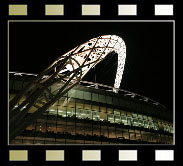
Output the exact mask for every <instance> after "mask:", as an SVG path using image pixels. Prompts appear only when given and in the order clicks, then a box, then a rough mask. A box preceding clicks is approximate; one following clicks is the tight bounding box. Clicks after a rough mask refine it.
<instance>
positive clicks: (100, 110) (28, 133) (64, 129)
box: [9, 72, 174, 144]
mask: <svg viewBox="0 0 183 166" xmlns="http://www.w3.org/2000/svg"><path fill="white" fill-rule="evenodd" d="M35 76H36V75H34V74H26V73H16V72H10V74H9V100H10V101H11V99H12V98H13V97H14V96H15V95H16V94H17V93H18V92H19V91H20V90H21V89H22V88H23V87H25V86H26V85H27V84H28V82H30V81H31V80H32V79H33V78H34V77H35ZM56 86H59V85H56ZM55 89H56V87H54V86H52V87H51V88H50V91H54V90H55ZM21 102H22V101H19V103H18V104H21ZM17 106H18V105H17ZM17 106H16V107H17ZM34 111H35V110H34V109H31V110H29V112H28V114H31V113H33V112H34ZM173 133H174V131H173V112H172V111H171V110H168V109H167V108H166V107H164V106H163V105H161V104H159V103H157V102H155V101H153V100H151V99H148V98H146V97H143V96H140V95H137V94H134V93H132V92H128V91H124V90H119V91H118V93H114V92H113V87H109V86H106V85H101V84H97V83H91V82H86V81H81V82H80V84H79V85H77V86H75V87H74V88H73V89H71V90H69V92H68V93H67V94H65V95H64V96H63V97H61V98H60V99H59V100H58V101H57V102H55V103H54V104H53V105H52V106H51V107H50V108H49V109H48V110H47V111H46V112H44V113H43V114H42V116H41V117H39V118H38V119H32V124H31V125H29V126H28V127H27V128H26V129H25V130H24V131H23V132H22V133H21V134H20V135H17V136H16V137H15V138H14V139H13V140H12V141H10V142H9V143H10V144H173Z"/></svg>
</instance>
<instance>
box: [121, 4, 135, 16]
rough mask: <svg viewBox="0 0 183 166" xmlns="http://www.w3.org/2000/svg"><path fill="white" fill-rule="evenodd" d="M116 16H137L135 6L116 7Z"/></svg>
mask: <svg viewBox="0 0 183 166" xmlns="http://www.w3.org/2000/svg"><path fill="white" fill-rule="evenodd" d="M118 15H137V5H118Z"/></svg>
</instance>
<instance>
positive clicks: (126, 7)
mask: <svg viewBox="0 0 183 166" xmlns="http://www.w3.org/2000/svg"><path fill="white" fill-rule="evenodd" d="M139 6H140V5H138V4H116V5H115V9H116V10H117V11H116V12H115V14H116V15H114V16H116V17H117V16H138V13H139V10H140V9H141V8H139ZM102 7H103V5H101V4H81V5H79V8H80V9H79V8H78V9H77V10H78V13H80V16H103V13H102V11H101V8H102ZM68 8H69V6H68V5H65V4H64V3H60V4H42V5H41V11H40V12H41V15H42V16H67V14H68V13H67V11H68ZM152 8H153V10H154V11H153V13H151V14H152V16H174V4H154V5H153V6H151V9H152ZM33 9H34V8H32V6H31V5H29V4H25V3H22V4H15V3H10V4H9V5H8V15H9V16H29V15H31V14H30V13H31V12H33ZM79 10H80V11H79ZM109 13H111V11H109Z"/></svg>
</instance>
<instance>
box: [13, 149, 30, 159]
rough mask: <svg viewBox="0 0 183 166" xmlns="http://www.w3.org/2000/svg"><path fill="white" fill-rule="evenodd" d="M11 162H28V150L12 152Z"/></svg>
mask: <svg viewBox="0 0 183 166" xmlns="http://www.w3.org/2000/svg"><path fill="white" fill-rule="evenodd" d="M9 161H28V151H27V150H10V151H9Z"/></svg>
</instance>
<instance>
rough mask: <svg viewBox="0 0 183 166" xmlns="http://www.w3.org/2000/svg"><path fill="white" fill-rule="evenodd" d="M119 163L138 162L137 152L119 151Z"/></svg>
mask: <svg viewBox="0 0 183 166" xmlns="http://www.w3.org/2000/svg"><path fill="white" fill-rule="evenodd" d="M119 161H137V150H119Z"/></svg>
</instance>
